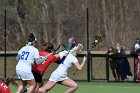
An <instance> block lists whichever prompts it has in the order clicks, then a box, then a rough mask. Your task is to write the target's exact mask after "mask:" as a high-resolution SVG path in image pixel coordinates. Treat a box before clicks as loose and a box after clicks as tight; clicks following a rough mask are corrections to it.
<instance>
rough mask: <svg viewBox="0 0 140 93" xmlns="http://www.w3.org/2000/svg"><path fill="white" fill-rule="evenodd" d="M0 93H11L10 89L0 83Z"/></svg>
mask: <svg viewBox="0 0 140 93" xmlns="http://www.w3.org/2000/svg"><path fill="white" fill-rule="evenodd" d="M0 93H11V90H10V88H9V87H8V86H7V85H6V84H5V83H4V82H0Z"/></svg>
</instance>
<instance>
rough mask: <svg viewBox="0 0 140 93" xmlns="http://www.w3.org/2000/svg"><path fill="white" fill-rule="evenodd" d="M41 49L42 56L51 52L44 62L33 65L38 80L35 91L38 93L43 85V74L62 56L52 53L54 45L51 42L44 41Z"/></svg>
mask: <svg viewBox="0 0 140 93" xmlns="http://www.w3.org/2000/svg"><path fill="white" fill-rule="evenodd" d="M40 48H41V50H40V51H39V55H40V56H45V55H46V54H50V56H49V58H48V59H47V60H46V61H45V62H44V63H43V64H39V65H38V64H35V65H33V67H32V72H33V75H34V78H35V81H36V82H37V85H36V88H35V93H37V91H38V89H39V87H41V85H42V76H43V75H44V73H45V71H46V69H47V68H48V66H49V65H50V64H51V63H54V62H56V61H57V59H58V58H59V57H60V56H59V54H55V55H53V54H51V52H52V50H53V45H52V44H51V43H50V42H47V43H44V44H42V45H41V46H40Z"/></svg>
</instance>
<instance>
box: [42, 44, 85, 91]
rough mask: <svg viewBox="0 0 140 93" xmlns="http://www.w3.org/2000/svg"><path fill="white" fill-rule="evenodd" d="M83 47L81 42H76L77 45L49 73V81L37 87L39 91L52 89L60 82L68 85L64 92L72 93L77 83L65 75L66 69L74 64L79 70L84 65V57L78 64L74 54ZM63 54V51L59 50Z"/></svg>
mask: <svg viewBox="0 0 140 93" xmlns="http://www.w3.org/2000/svg"><path fill="white" fill-rule="evenodd" d="M82 48H83V46H82V45H81V44H78V46H77V47H74V48H73V49H72V50H71V51H70V53H69V54H68V55H67V56H66V58H65V59H64V61H63V62H62V63H61V64H60V65H59V66H58V68H57V69H56V70H55V71H54V72H53V73H52V74H51V76H50V79H49V81H48V82H47V83H46V84H45V85H44V86H43V87H41V88H40V89H39V93H46V92H48V91H49V90H50V89H52V88H53V87H54V86H55V85H56V83H58V82H59V83H60V84H62V85H64V86H68V87H70V88H69V89H68V90H67V91H66V92H65V93H73V92H74V91H75V90H76V89H77V88H78V85H77V83H76V82H75V81H73V80H72V79H70V78H69V77H67V72H68V69H69V68H70V67H71V66H72V65H73V64H74V65H75V66H76V68H77V69H78V70H81V69H82V68H83V66H84V63H85V61H86V57H84V58H83V62H82V63H81V64H79V62H78V60H77V58H76V55H77V53H78V52H79V51H80V50H81V49H82ZM59 54H60V58H61V55H62V56H63V52H60V53H59Z"/></svg>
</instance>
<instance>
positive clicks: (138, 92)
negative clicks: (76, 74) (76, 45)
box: [10, 82, 140, 93]
mask: <svg viewBox="0 0 140 93" xmlns="http://www.w3.org/2000/svg"><path fill="white" fill-rule="evenodd" d="M77 83H78V85H79V88H78V90H77V91H76V92H75V93H140V84H139V83H128V82H124V83H123V82H122V83H120V82H119V83H117V82H113V83H112V82H109V83H108V82H90V83H89V82H77ZM10 88H11V90H12V93H15V91H16V88H15V87H14V86H12V85H10ZM67 89H68V88H67V87H65V86H62V85H56V86H55V87H54V88H53V89H52V90H51V91H50V92H48V93H64V92H65V91H66V90H67Z"/></svg>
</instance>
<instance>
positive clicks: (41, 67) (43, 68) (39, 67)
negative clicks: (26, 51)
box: [32, 51, 57, 76]
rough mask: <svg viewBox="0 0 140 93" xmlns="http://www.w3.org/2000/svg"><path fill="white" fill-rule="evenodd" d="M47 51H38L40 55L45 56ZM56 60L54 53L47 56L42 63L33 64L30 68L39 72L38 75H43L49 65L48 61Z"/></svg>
mask: <svg viewBox="0 0 140 93" xmlns="http://www.w3.org/2000/svg"><path fill="white" fill-rule="evenodd" d="M46 54H48V52H45V51H39V55H40V56H46ZM56 60H57V58H56V57H55V56H54V55H50V56H49V58H48V59H47V60H46V61H45V62H44V63H43V64H35V65H33V66H32V70H33V71H35V72H37V73H39V74H40V75H42V76H43V75H44V73H45V71H46V69H47V68H48V66H49V65H50V63H53V62H55V61H56Z"/></svg>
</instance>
